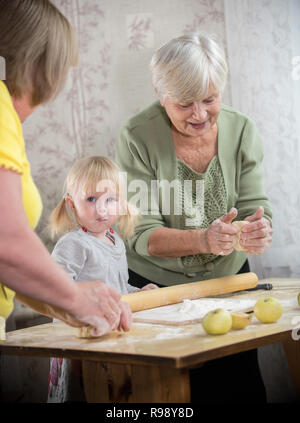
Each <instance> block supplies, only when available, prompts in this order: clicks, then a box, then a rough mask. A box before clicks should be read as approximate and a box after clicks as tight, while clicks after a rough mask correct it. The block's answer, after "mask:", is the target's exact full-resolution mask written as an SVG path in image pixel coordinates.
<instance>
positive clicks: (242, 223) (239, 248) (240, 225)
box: [232, 220, 249, 251]
mask: <svg viewBox="0 0 300 423" xmlns="http://www.w3.org/2000/svg"><path fill="white" fill-rule="evenodd" d="M248 223H249V222H247V220H236V221H235V222H232V224H233V225H234V226H236V227H237V228H238V230H239V231H238V233H237V234H236V237H235V239H234V241H233V248H234V249H235V250H236V251H246V250H245V249H244V248H243V247H242V246H241V244H240V238H241V233H242V228H243V227H244V226H245V225H247V224H248Z"/></svg>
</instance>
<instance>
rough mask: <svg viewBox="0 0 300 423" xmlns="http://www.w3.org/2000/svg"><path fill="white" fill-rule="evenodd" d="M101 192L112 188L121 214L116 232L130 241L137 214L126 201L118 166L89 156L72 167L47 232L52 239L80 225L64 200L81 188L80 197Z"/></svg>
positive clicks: (106, 160)
mask: <svg viewBox="0 0 300 423" xmlns="http://www.w3.org/2000/svg"><path fill="white" fill-rule="evenodd" d="M99 185H100V186H101V189H107V188H109V187H113V188H114V189H115V190H116V192H117V194H118V196H119V202H120V206H121V214H120V216H119V218H118V221H117V227H118V232H119V233H120V236H121V237H122V238H123V239H127V238H130V236H131V235H132V234H133V232H134V228H135V225H136V223H137V220H138V219H139V211H138V209H137V208H136V207H135V206H134V205H133V204H130V203H129V202H127V199H126V196H125V194H126V189H127V187H126V186H125V181H124V179H122V174H121V171H120V169H119V167H118V166H117V165H116V164H115V163H114V162H112V161H111V160H110V159H108V158H107V157H102V156H92V157H86V158H82V159H79V160H77V161H76V162H75V163H74V164H73V166H72V167H71V169H70V171H69V173H68V175H67V178H66V181H65V184H64V197H63V198H62V199H61V200H60V202H59V203H58V205H57V206H56V208H55V209H54V210H53V212H52V213H51V216H50V230H51V233H52V236H53V237H54V236H56V235H59V234H63V233H66V232H70V231H72V230H74V229H75V228H77V227H78V226H79V225H78V223H77V221H76V216H75V214H74V213H72V212H71V211H70V210H69V208H68V207H67V204H66V197H67V196H69V195H70V193H74V192H77V191H78V189H81V191H82V194H84V195H86V194H87V193H95V192H96V191H98V190H99Z"/></svg>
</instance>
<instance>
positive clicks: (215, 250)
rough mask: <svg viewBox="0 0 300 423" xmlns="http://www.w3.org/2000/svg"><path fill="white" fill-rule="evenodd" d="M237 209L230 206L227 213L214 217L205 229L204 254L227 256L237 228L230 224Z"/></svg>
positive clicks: (231, 248) (231, 249)
mask: <svg viewBox="0 0 300 423" xmlns="http://www.w3.org/2000/svg"><path fill="white" fill-rule="evenodd" d="M237 214H238V212H237V209H235V208H234V207H232V208H231V209H230V210H229V212H228V213H227V214H225V215H224V216H222V217H220V218H218V219H216V220H214V221H213V223H212V224H211V225H210V227H209V228H208V229H207V230H206V231H205V238H206V246H207V248H206V249H207V251H206V254H216V255H219V256H227V255H229V254H231V253H232V251H233V240H234V238H235V235H236V234H237V232H238V229H237V228H235V227H234V226H232V225H231V222H232V220H233V219H235V218H236V216H237Z"/></svg>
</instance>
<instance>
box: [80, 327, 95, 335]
mask: <svg viewBox="0 0 300 423" xmlns="http://www.w3.org/2000/svg"><path fill="white" fill-rule="evenodd" d="M93 329H94V328H93V326H82V327H81V328H76V336H77V338H95V336H93V335H92V330H93Z"/></svg>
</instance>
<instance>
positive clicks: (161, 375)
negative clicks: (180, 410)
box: [82, 361, 190, 403]
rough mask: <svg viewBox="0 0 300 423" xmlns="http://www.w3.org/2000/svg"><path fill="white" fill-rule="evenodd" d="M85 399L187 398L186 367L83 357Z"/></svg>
mask: <svg viewBox="0 0 300 423" xmlns="http://www.w3.org/2000/svg"><path fill="white" fill-rule="evenodd" d="M82 372H83V383H84V389H85V394H86V400H87V402H107V403H110V402H111V403H113V402H115V403H118V402H124V403H126V402H128V403H139V402H144V403H154V402H168V403H172V402H185V403H187V402H190V378H189V371H188V369H174V368H170V367H160V366H150V365H149V366H143V365H137V364H116V363H101V362H98V361H83V364H82Z"/></svg>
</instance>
